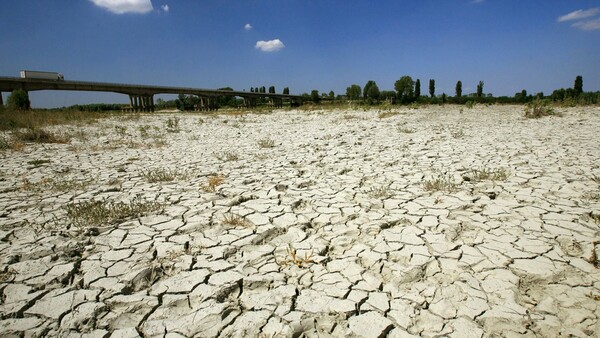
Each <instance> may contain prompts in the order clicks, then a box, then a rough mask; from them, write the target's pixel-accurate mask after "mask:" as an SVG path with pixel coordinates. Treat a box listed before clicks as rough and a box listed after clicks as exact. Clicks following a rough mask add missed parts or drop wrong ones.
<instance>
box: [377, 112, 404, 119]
mask: <svg viewBox="0 0 600 338" xmlns="http://www.w3.org/2000/svg"><path fill="white" fill-rule="evenodd" d="M399 114H400V113H398V112H395V111H385V112H381V113H379V115H377V117H378V118H380V119H385V118H388V117H393V116H396V115H399Z"/></svg>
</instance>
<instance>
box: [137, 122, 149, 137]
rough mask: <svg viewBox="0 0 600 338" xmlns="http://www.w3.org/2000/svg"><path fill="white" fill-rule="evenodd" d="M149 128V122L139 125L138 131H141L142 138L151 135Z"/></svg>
mask: <svg viewBox="0 0 600 338" xmlns="http://www.w3.org/2000/svg"><path fill="white" fill-rule="evenodd" d="M148 130H150V126H149V125H147V124H146V125H143V126H139V127H138V131H139V132H140V136H141V137H142V138H144V139H145V138H148V137H150V133H149V132H148Z"/></svg>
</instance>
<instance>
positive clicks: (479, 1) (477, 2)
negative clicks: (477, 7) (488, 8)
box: [471, 0, 485, 4]
mask: <svg viewBox="0 0 600 338" xmlns="http://www.w3.org/2000/svg"><path fill="white" fill-rule="evenodd" d="M484 1H485V0H473V1H471V3H472V4H480V3H482V2H484Z"/></svg>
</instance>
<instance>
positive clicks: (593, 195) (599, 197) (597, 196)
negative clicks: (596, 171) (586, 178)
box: [582, 192, 600, 201]
mask: <svg viewBox="0 0 600 338" xmlns="http://www.w3.org/2000/svg"><path fill="white" fill-rule="evenodd" d="M582 197H583V198H585V199H586V200H590V201H600V193H597V192H587V193H585V194H583V196H582Z"/></svg>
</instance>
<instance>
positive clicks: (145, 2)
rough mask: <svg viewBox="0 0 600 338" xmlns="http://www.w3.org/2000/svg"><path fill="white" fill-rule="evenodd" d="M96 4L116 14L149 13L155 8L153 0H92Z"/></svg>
mask: <svg viewBox="0 0 600 338" xmlns="http://www.w3.org/2000/svg"><path fill="white" fill-rule="evenodd" d="M90 1H92V2H93V3H94V4H95V5H96V6H98V7H102V8H104V9H107V10H109V11H111V12H113V13H115V14H124V13H141V14H143V13H148V12H150V11H152V10H153V9H154V7H152V1H151V0H90Z"/></svg>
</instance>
